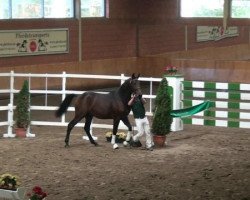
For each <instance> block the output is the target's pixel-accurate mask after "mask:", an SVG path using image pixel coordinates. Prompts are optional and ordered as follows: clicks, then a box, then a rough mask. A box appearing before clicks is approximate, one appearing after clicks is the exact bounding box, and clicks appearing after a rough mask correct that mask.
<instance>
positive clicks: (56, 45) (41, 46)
mask: <svg viewBox="0 0 250 200" xmlns="http://www.w3.org/2000/svg"><path fill="white" fill-rule="evenodd" d="M68 38H69V31H68V29H32V30H9V31H0V57H8V56H30V55H40V54H59V53H68V52H69V41H68Z"/></svg>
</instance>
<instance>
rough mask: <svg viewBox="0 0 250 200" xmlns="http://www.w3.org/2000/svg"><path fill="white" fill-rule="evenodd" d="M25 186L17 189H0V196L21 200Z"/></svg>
mask: <svg viewBox="0 0 250 200" xmlns="http://www.w3.org/2000/svg"><path fill="white" fill-rule="evenodd" d="M25 192H26V190H25V188H22V187H20V188H17V190H15V191H13V190H4V189H0V198H4V199H6V200H7V199H13V200H23V199H24V196H25Z"/></svg>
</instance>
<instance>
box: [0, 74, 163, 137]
mask: <svg viewBox="0 0 250 200" xmlns="http://www.w3.org/2000/svg"><path fill="white" fill-rule="evenodd" d="M1 77H9V82H10V83H9V88H3V89H0V96H1V95H3V94H5V95H6V94H8V95H9V98H8V99H9V103H8V105H4V106H0V112H1V111H5V112H6V111H7V112H8V117H7V118H8V119H6V121H0V126H8V131H7V134H4V136H5V137H14V136H15V135H14V134H13V133H12V129H13V125H14V119H13V110H14V109H15V105H14V98H15V94H16V93H18V92H19V90H18V89H15V88H14V86H15V85H14V82H15V78H17V77H24V78H25V79H28V81H29V87H30V88H32V78H45V83H44V85H45V89H44V90H32V89H30V94H31V95H35V94H41V95H44V96H45V102H44V105H43V106H37V105H32V102H31V105H30V111H31V113H32V111H36V110H38V111H45V112H46V111H54V110H56V109H57V108H58V106H59V105H58V106H49V105H48V104H47V99H48V95H53V94H54V95H55V94H57V95H61V99H62V100H63V99H64V98H65V97H66V95H67V94H72V93H74V94H82V93H84V92H86V91H75V90H74V91H73V90H67V89H66V88H67V79H68V78H70V79H72V78H74V79H75V78H76V79H105V80H120V81H121V84H122V83H123V82H124V81H125V80H126V79H128V78H129V77H126V76H125V75H124V74H121V75H120V76H109V75H91V74H67V73H66V72H63V73H62V74H31V73H28V74H24V73H14V72H13V71H11V72H10V73H0V78H1ZM48 78H52V79H53V78H57V79H58V78H61V83H62V89H61V90H52V89H49V88H48ZM139 80H140V81H141V82H149V92H148V94H144V95H143V97H144V98H146V99H148V102H149V108H148V110H147V112H146V115H148V116H151V115H152V109H153V108H152V105H153V99H154V98H155V95H154V94H153V83H154V82H160V81H161V78H152V77H140V78H139ZM98 92H99V93H107V92H105V90H103V91H98ZM68 111H74V107H69V109H68ZM44 116H45V115H44ZM68 123H69V122H68V121H66V119H65V115H63V116H62V117H61V119H60V121H48V120H46V119H44V120H41V121H34V120H32V119H31V126H32V125H41V126H43V125H45V126H67V125H68ZM76 126H78V127H79V126H80V127H83V126H84V123H78V124H77V125H76ZM112 127H113V126H112V125H111V124H96V123H94V122H93V124H92V128H108V129H111V128H112ZM119 129H127V128H126V126H125V125H124V124H122V123H121V125H120V126H119ZM28 131H30V130H28ZM28 135H29V132H28Z"/></svg>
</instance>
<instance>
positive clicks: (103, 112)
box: [55, 74, 141, 148]
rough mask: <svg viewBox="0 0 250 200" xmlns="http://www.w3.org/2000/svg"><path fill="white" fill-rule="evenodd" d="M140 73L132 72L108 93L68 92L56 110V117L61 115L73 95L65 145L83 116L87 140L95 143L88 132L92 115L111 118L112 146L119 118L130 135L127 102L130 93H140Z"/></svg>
mask: <svg viewBox="0 0 250 200" xmlns="http://www.w3.org/2000/svg"><path fill="white" fill-rule="evenodd" d="M139 76H140V74H139V75H138V76H137V77H136V76H135V75H134V74H132V76H131V78H129V79H127V80H126V81H125V82H124V83H123V84H122V85H121V86H120V87H119V88H118V89H117V90H114V91H112V92H110V93H108V94H99V93H95V92H85V93H83V94H81V95H80V96H77V95H75V94H70V95H68V96H66V98H65V99H64V100H63V102H62V103H61V105H60V107H59V109H58V110H57V111H56V113H55V115H56V117H60V116H62V115H63V114H64V113H65V112H66V111H67V109H68V107H69V105H70V103H71V101H72V100H73V98H74V97H77V99H76V101H75V117H74V119H73V120H71V121H70V122H69V124H68V128H67V134H66V138H65V147H68V146H69V136H70V132H71V130H72V129H73V128H74V126H75V125H76V124H77V123H78V122H79V121H80V120H82V119H83V118H85V126H84V130H85V132H86V134H87V136H88V138H89V141H90V142H91V143H92V144H94V145H97V143H96V142H95V141H94V140H93V138H92V135H91V134H90V125H91V122H92V119H93V117H96V118H99V119H113V135H112V141H111V143H112V144H113V145H114V148H116V147H117V144H115V136H116V133H117V129H118V126H119V122H120V120H122V122H123V123H124V124H125V125H126V126H127V127H128V136H129V137H130V136H131V132H132V126H131V124H130V122H129V120H128V114H129V112H130V110H131V108H130V106H129V105H128V102H129V100H130V98H131V94H132V93H134V94H136V95H141V89H140V82H139V80H138V78H139Z"/></svg>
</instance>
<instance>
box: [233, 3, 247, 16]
mask: <svg viewBox="0 0 250 200" xmlns="http://www.w3.org/2000/svg"><path fill="white" fill-rule="evenodd" d="M231 17H233V18H250V0H232V4H231Z"/></svg>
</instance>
